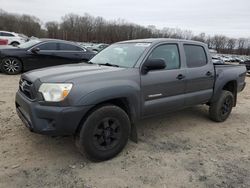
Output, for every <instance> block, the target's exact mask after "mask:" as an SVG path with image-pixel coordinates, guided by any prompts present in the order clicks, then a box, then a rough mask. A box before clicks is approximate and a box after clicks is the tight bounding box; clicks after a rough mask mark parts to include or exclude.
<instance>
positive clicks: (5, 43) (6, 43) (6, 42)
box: [0, 39, 8, 45]
mask: <svg viewBox="0 0 250 188" xmlns="http://www.w3.org/2000/svg"><path fill="white" fill-rule="evenodd" d="M0 45H8V40H7V39H0Z"/></svg>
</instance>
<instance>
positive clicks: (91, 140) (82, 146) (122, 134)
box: [76, 105, 130, 161]
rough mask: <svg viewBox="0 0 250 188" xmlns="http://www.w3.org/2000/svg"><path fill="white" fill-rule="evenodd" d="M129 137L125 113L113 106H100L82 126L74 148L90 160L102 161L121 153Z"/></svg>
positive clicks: (128, 122)
mask: <svg viewBox="0 0 250 188" xmlns="http://www.w3.org/2000/svg"><path fill="white" fill-rule="evenodd" d="M129 135H130V120H129V117H128V115H127V113H126V112H125V111H124V110H122V109H121V108H119V107H118V106H114V105H106V106H102V107H100V108H98V109H96V110H95V111H93V112H92V113H91V114H90V115H89V116H88V117H87V119H86V120H85V122H84V123H83V125H82V128H81V130H80V132H79V133H78V136H76V146H77V147H78V149H79V151H80V152H81V153H83V154H86V155H87V157H88V158H89V159H90V160H93V161H104V160H108V159H110V158H113V157H115V156H116V155H117V154H118V153H120V152H121V151H122V149H123V148H124V147H125V145H126V144H127V142H128V138H129Z"/></svg>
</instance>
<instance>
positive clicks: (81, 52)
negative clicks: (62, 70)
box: [57, 43, 90, 64]
mask: <svg viewBox="0 0 250 188" xmlns="http://www.w3.org/2000/svg"><path fill="white" fill-rule="evenodd" d="M57 56H58V57H60V58H61V59H62V62H63V64H70V63H78V62H81V61H88V60H89V59H90V53H89V51H88V50H86V49H84V48H81V47H79V46H76V45H73V44H68V43H59V51H58V52H57Z"/></svg>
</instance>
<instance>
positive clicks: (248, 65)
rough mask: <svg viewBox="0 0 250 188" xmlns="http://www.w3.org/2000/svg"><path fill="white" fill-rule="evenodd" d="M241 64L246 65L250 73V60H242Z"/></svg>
mask: <svg viewBox="0 0 250 188" xmlns="http://www.w3.org/2000/svg"><path fill="white" fill-rule="evenodd" d="M240 64H242V65H246V68H247V72H248V73H250V60H248V61H244V62H240Z"/></svg>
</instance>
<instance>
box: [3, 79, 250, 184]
mask: <svg viewBox="0 0 250 188" xmlns="http://www.w3.org/2000/svg"><path fill="white" fill-rule="evenodd" d="M18 80H19V76H6V75H3V74H0V81H1V82H0V88H1V90H0V96H1V97H0V187H1V188H2V187H3V188H5V187H58V188H59V187H60V188H61V187H136V188H137V187H236V188H238V187H250V87H249V86H247V88H246V89H245V90H244V92H243V93H241V94H240V95H239V100H238V106H237V107H236V108H234V110H233V112H232V115H231V117H230V118H229V119H228V120H227V121H226V122H225V123H220V124H218V123H214V122H212V121H210V120H209V119H208V108H207V107H206V106H198V107H194V108H190V109H186V110H183V111H181V112H177V113H173V114H169V115H167V116H164V117H157V118H154V119H148V120H144V121H143V122H141V123H140V124H139V125H138V126H139V130H138V132H139V143H138V144H135V143H132V142H129V144H128V145H127V147H126V148H125V149H124V151H123V152H122V153H121V154H120V155H119V156H118V157H116V158H114V159H112V160H110V161H107V162H102V163H92V162H90V161H88V160H87V159H86V158H84V157H82V156H81V155H80V154H79V153H78V152H77V150H76V148H75V146H74V142H73V139H72V138H71V137H48V136H42V135H37V134H34V133H31V132H29V131H28V129H27V128H25V127H24V125H23V124H22V122H21V120H19V118H18V117H17V115H16V113H15V106H14V97H15V92H16V90H17V87H18ZM247 82H248V85H249V84H250V77H248V78H247Z"/></svg>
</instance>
